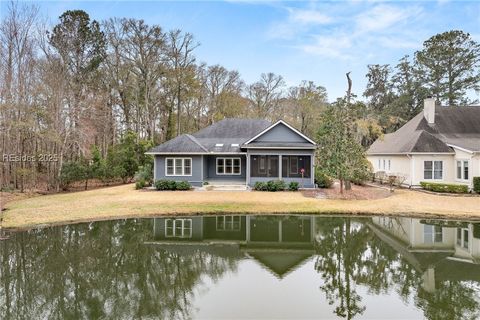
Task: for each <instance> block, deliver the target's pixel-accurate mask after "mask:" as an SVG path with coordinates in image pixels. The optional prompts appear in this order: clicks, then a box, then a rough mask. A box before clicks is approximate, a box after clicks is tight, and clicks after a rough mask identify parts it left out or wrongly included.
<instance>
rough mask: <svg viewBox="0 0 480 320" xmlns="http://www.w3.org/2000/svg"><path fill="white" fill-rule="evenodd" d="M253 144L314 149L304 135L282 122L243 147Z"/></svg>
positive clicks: (310, 141) (310, 140) (270, 127)
mask: <svg viewBox="0 0 480 320" xmlns="http://www.w3.org/2000/svg"><path fill="white" fill-rule="evenodd" d="M255 144H262V145H266V144H273V145H277V144H278V145H279V144H291V145H292V146H294V145H296V144H298V145H299V146H300V145H301V146H307V147H308V146H310V147H314V146H315V145H316V143H315V142H314V141H313V140H312V139H310V138H308V137H307V136H306V135H304V134H303V133H301V132H300V131H298V130H297V129H295V128H293V127H292V126H290V125H289V124H288V123H286V122H285V121H283V120H279V121H277V122H275V123H274V124H272V125H271V126H269V127H268V128H266V129H265V130H263V131H262V132H260V133H258V134H257V135H256V136H254V137H253V138H251V139H250V140H248V141H246V142H245V143H244V147H246V148H248V146H249V145H255Z"/></svg>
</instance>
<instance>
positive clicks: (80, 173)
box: [60, 161, 87, 190]
mask: <svg viewBox="0 0 480 320" xmlns="http://www.w3.org/2000/svg"><path fill="white" fill-rule="evenodd" d="M86 178H87V168H86V166H85V164H84V163H83V162H81V161H70V162H67V163H65V164H64V165H63V167H62V170H61V171H60V184H61V186H62V189H64V190H67V189H68V187H69V186H70V184H72V183H74V182H77V181H81V180H85V179H86Z"/></svg>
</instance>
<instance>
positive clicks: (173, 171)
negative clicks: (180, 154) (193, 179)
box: [165, 158, 192, 176]
mask: <svg viewBox="0 0 480 320" xmlns="http://www.w3.org/2000/svg"><path fill="white" fill-rule="evenodd" d="M165 175H166V176H191V175H192V158H166V159H165Z"/></svg>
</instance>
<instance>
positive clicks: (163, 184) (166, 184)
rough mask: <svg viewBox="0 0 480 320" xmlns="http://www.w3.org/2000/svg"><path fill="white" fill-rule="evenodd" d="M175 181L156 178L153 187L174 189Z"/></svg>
mask: <svg viewBox="0 0 480 320" xmlns="http://www.w3.org/2000/svg"><path fill="white" fill-rule="evenodd" d="M175 188H176V182H175V181H173V180H157V181H155V189H157V190H175Z"/></svg>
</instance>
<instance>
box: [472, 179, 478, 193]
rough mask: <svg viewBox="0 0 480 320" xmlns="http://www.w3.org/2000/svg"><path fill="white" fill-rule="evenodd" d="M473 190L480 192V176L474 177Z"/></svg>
mask: <svg viewBox="0 0 480 320" xmlns="http://www.w3.org/2000/svg"><path fill="white" fill-rule="evenodd" d="M473 191H474V192H476V193H480V177H473Z"/></svg>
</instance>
